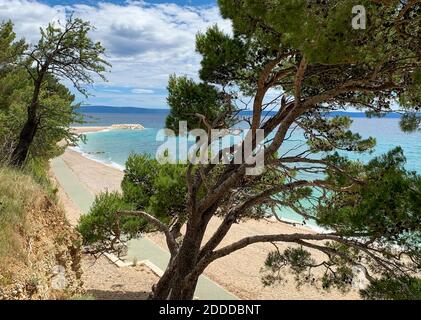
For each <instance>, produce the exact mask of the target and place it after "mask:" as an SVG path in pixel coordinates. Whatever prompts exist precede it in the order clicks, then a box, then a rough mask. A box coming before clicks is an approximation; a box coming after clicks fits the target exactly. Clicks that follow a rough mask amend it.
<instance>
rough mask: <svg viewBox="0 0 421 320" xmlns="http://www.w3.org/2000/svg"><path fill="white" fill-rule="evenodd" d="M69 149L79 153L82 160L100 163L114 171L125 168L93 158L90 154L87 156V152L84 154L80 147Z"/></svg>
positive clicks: (108, 161) (109, 161)
mask: <svg viewBox="0 0 421 320" xmlns="http://www.w3.org/2000/svg"><path fill="white" fill-rule="evenodd" d="M69 149H71V150H73V151H75V152H77V153H79V154H80V155H82V156H83V157H84V158H86V159H89V160H92V161H95V162H98V163H101V164H103V165H106V166H108V167H112V168H114V169H117V170H119V171H124V170H125V166H122V165H121V164H118V163H116V162H113V161H111V160H103V159H99V158H97V157H95V156H94V155H92V154H89V153H87V152H84V151H83V150H82V149H81V148H80V147H77V146H76V147H69Z"/></svg>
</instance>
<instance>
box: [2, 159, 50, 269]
mask: <svg viewBox="0 0 421 320" xmlns="http://www.w3.org/2000/svg"><path fill="white" fill-rule="evenodd" d="M43 194H44V193H43V189H42V187H41V186H40V185H39V184H38V183H37V182H35V180H34V178H33V177H32V176H31V175H28V174H26V173H25V172H22V171H18V170H15V169H11V168H7V167H0V270H1V269H2V263H3V264H4V263H6V264H7V261H8V259H9V258H10V257H13V258H19V257H21V256H22V245H21V242H20V241H21V240H20V239H19V234H21V233H22V231H25V230H26V228H27V226H26V213H27V211H28V209H30V208H31V207H32V206H33V205H34V204H35V203H36V201H37V200H38V199H40V198H41V197H42V195H43ZM3 267H4V265H3Z"/></svg>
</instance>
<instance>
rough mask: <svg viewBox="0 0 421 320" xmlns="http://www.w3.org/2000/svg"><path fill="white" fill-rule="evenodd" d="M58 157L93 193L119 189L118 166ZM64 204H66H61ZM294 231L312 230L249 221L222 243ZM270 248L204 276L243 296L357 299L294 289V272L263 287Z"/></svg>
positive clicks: (213, 225)
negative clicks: (263, 269) (282, 279)
mask: <svg viewBox="0 0 421 320" xmlns="http://www.w3.org/2000/svg"><path fill="white" fill-rule="evenodd" d="M107 129H109V127H78V132H80V133H88V132H98V131H103V130H107ZM61 158H62V159H63V161H64V162H65V163H66V164H67V165H68V166H69V168H70V169H71V170H72V171H73V172H74V173H75V175H76V176H77V178H78V179H79V180H80V181H81V182H82V183H83V184H84V185H85V186H86V188H87V190H89V191H90V192H91V193H92V194H93V195H96V194H99V193H100V192H103V191H106V190H108V191H120V182H121V180H122V178H123V176H124V173H123V172H122V171H121V170H119V169H118V168H115V167H114V166H112V165H110V164H107V163H104V162H102V161H99V160H95V159H91V158H88V157H86V155H83V154H81V153H80V152H78V151H77V150H72V148H68V149H66V151H65V153H64V154H63V155H62V156H61ZM64 206H65V207H67V206H68V205H66V204H64ZM66 209H67V208H66ZM220 222H221V219H220V218H217V217H214V218H213V219H212V220H211V221H210V223H209V228H208V232H207V234H206V235H205V241H206V240H207V239H209V237H210V235H211V234H212V232H214V231H215V230H216V229H217V228H218V226H219V224H220ZM295 232H309V233H311V232H314V231H313V230H310V229H309V228H308V227H305V226H300V225H296V226H292V225H290V224H286V223H285V224H284V223H280V222H278V221H276V220H275V219H274V221H268V220H261V221H254V220H249V221H247V222H244V223H241V224H237V225H234V226H233V228H232V230H231V231H230V232H229V233H228V235H227V237H226V239H224V241H223V243H222V244H221V246H225V245H228V244H230V243H232V242H234V241H237V240H240V239H241V238H243V237H245V236H250V235H257V234H273V233H286V234H290V233H295ZM147 237H148V238H149V239H150V240H152V241H153V242H155V243H156V244H158V245H159V246H160V247H161V248H163V249H166V242H165V239H164V237H163V236H162V235H161V234H150V235H148V236H147ZM288 246H289V245H288V244H280V245H279V249H280V250H283V249H286V248H287V247H288ZM273 248H274V247H273V245H271V244H267V243H261V244H254V245H252V246H249V247H247V248H245V249H243V250H241V251H238V252H235V253H234V254H232V255H230V256H227V257H225V258H223V259H220V260H217V261H215V262H214V263H213V264H211V265H210V266H209V267H208V268H207V270H206V271H205V275H206V276H208V277H209V278H210V279H212V280H213V281H215V282H216V283H218V284H220V285H221V286H222V287H224V288H226V289H228V290H229V291H230V292H232V293H233V294H235V295H237V296H238V297H240V298H242V299H358V293H357V291H356V290H355V289H353V290H352V291H350V292H349V293H347V294H342V293H341V292H339V291H336V290H331V291H330V292H325V291H321V290H318V289H316V288H315V287H313V286H309V285H304V286H302V287H301V288H297V287H296V284H295V281H294V275H293V274H290V273H287V274H285V282H283V283H282V284H280V285H278V286H275V287H264V286H263V285H262V283H261V280H260V276H261V274H260V269H261V268H262V267H263V265H264V261H265V259H266V257H267V253H268V252H270V251H272V250H273ZM313 253H314V256H315V258H316V259H317V260H321V259H322V258H323V255H322V254H321V253H320V252H313Z"/></svg>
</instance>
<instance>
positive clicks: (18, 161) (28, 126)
mask: <svg viewBox="0 0 421 320" xmlns="http://www.w3.org/2000/svg"><path fill="white" fill-rule="evenodd" d="M33 109H35V110H36V107H35V106H31V107H30V110H29V111H28V119H27V120H26V123H25V125H24V126H23V128H22V131H21V132H20V135H19V142H18V144H17V145H16V147H15V149H14V150H13V153H12V165H14V166H16V167H21V166H22V165H23V164H24V163H25V161H26V158H27V156H28V153H29V148H30V147H31V144H32V142H33V141H34V138H35V134H36V132H37V129H38V120H37V117H36V111H32V110H33Z"/></svg>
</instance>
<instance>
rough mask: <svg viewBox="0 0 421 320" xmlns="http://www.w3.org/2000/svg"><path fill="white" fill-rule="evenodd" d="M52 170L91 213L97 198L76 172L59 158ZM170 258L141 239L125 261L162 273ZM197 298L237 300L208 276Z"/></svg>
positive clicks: (132, 243) (130, 247) (202, 280)
mask: <svg viewBox="0 0 421 320" xmlns="http://www.w3.org/2000/svg"><path fill="white" fill-rule="evenodd" d="M51 168H52V170H53V172H54V174H55V176H56V179H57V180H58V182H59V183H60V185H61V186H62V188H63V189H64V191H65V192H66V193H67V195H68V196H69V197H70V199H72V201H73V202H74V203H75V204H76V205H77V206H78V207H79V208H80V210H81V212H83V213H86V212H88V211H89V209H90V207H91V205H92V203H93V201H94V199H95V197H94V195H93V194H92V193H91V192H90V191H89V190H88V189H87V188H86V187H85V185H84V184H83V183H82V182H81V181H80V180H79V179H78V178H77V177H76V175H75V174H74V172H73V171H72V170H71V169H70V168H69V167H68V166H67V164H66V163H65V162H64V161H63V159H62V158H60V157H58V158H55V159H53V160H51ZM169 258H170V254H169V253H168V252H167V251H165V250H163V249H162V248H161V247H159V246H158V245H157V244H155V243H154V242H152V241H150V240H149V239H147V238H141V239H136V240H132V241H130V243H129V245H128V254H127V256H126V257H125V258H124V259H127V260H129V261H133V260H134V259H136V260H137V261H142V260H149V261H150V262H151V263H152V264H154V265H155V266H156V267H158V268H159V269H160V270H161V271H162V270H165V269H166V267H167V264H168V261H169ZM195 296H197V297H198V298H199V299H203V300H237V299H238V298H237V297H235V296H234V295H233V294H231V293H230V292H228V291H227V290H225V289H224V288H222V287H221V286H220V285H218V284H217V283H215V282H213V281H212V280H210V279H209V278H208V277H206V276H201V277H200V278H199V282H198V284H197V288H196V292H195Z"/></svg>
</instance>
